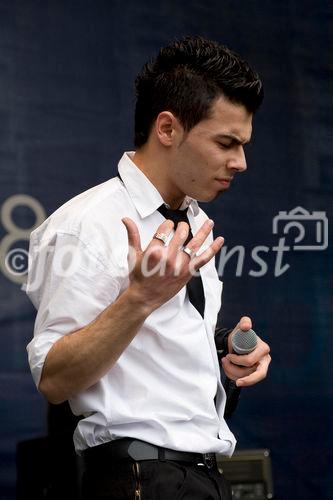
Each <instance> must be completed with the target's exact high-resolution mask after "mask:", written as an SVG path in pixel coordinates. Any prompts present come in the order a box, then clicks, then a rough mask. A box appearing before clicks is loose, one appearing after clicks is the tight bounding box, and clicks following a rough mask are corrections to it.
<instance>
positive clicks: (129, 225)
mask: <svg viewBox="0 0 333 500" xmlns="http://www.w3.org/2000/svg"><path fill="white" fill-rule="evenodd" d="M121 221H122V223H123V224H124V226H125V227H126V231H127V237H128V245H129V246H130V247H131V248H134V250H136V251H137V252H141V251H142V248H141V238H140V233H139V230H138V227H137V225H136V224H135V222H134V221H133V220H132V219H130V218H129V217H124V218H123V219H121Z"/></svg>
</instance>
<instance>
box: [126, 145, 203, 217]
mask: <svg viewBox="0 0 333 500" xmlns="http://www.w3.org/2000/svg"><path fill="white" fill-rule="evenodd" d="M133 156H134V151H126V152H125V153H124V154H123V156H122V158H121V159H120V161H119V164H118V170H119V174H120V176H121V179H122V181H123V183H124V185H125V187H126V189H127V192H128V194H129V195H130V197H131V199H132V201H133V203H134V205H135V208H136V209H137V211H138V212H139V214H140V216H141V217H142V218H144V217H147V216H148V215H151V214H152V213H153V212H155V210H157V209H158V207H160V206H161V205H162V203H165V202H164V200H163V198H162V196H161V195H160V193H159V192H158V190H157V189H156V187H155V186H154V184H152V183H151V182H150V180H149V179H148V177H146V176H145V174H144V173H143V172H142V170H140V169H139V168H138V167H137V166H136V165H135V163H134V162H133V161H132V158H133ZM188 207H189V208H190V210H191V211H192V213H193V216H194V217H195V216H196V215H197V214H198V213H199V205H198V202H197V201H196V200H194V199H193V198H191V197H190V196H185V199H184V201H183V203H182V204H181V206H180V207H179V209H180V210H184V209H186V208H188Z"/></svg>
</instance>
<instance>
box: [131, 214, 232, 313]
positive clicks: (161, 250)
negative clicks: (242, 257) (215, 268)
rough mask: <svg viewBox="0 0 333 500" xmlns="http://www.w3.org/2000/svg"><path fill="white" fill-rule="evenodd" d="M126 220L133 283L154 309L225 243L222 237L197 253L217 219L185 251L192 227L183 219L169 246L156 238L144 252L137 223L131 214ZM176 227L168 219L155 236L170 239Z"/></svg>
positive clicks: (177, 289) (205, 224) (199, 233)
mask: <svg viewBox="0 0 333 500" xmlns="http://www.w3.org/2000/svg"><path fill="white" fill-rule="evenodd" d="M122 222H123V223H124V225H125V227H126V230H127V234H128V244H129V254H128V261H129V267H130V275H129V279H130V286H131V287H133V288H135V289H136V291H137V292H138V293H140V295H141V297H142V300H143V301H144V302H145V303H146V304H147V306H150V307H151V309H152V310H154V309H156V308H157V307H159V306H161V305H162V304H164V303H165V302H167V301H168V300H169V299H171V297H173V296H174V295H176V294H177V293H178V292H179V290H181V288H183V286H184V285H186V283H187V282H188V281H189V280H190V279H191V277H192V276H193V274H194V273H195V272H196V271H197V270H198V269H200V268H201V267H202V266H203V265H205V264H206V263H207V262H209V261H210V260H211V259H212V258H213V257H214V256H215V255H216V253H217V252H218V251H219V250H220V248H221V247H222V245H223V242H224V239H223V238H222V237H221V236H219V237H217V238H216V239H215V240H214V241H213V242H212V243H211V245H209V247H208V248H207V249H206V250H205V251H203V252H202V253H201V254H200V255H196V253H197V252H198V251H199V249H200V247H201V245H202V244H203V243H204V241H205V240H206V238H207V236H208V235H209V233H210V232H211V230H212V227H213V225H214V223H213V221H211V220H207V221H206V222H205V223H204V224H203V225H202V226H201V228H200V229H199V230H198V231H197V233H196V234H195V235H194V236H193V238H192V239H191V240H190V241H189V242H188V243H187V245H186V249H187V252H188V253H185V251H183V244H184V242H185V241H186V239H187V236H188V233H189V226H188V224H187V223H186V222H180V223H179V224H178V226H177V229H176V231H175V234H174V235H173V237H172V238H171V240H170V242H169V244H168V245H167V246H166V245H165V244H164V242H163V241H161V240H160V239H158V238H157V237H153V238H152V240H151V241H150V243H149V245H148V246H147V248H146V249H145V250H144V251H143V250H142V247H141V240H140V234H139V231H138V228H137V226H136V224H135V222H134V221H133V220H132V219H130V218H127V217H126V218H124V219H122ZM173 227H174V223H173V222H172V221H170V220H166V221H164V222H163V223H162V224H161V225H160V226H159V227H158V228H157V230H156V233H155V235H158V234H162V235H165V238H169V237H170V234H171V232H172V230H173Z"/></svg>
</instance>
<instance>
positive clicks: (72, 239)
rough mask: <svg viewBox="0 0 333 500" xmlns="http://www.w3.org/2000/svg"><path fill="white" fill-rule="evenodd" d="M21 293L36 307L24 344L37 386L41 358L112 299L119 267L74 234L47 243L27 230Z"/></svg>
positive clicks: (119, 283)
mask: <svg viewBox="0 0 333 500" xmlns="http://www.w3.org/2000/svg"><path fill="white" fill-rule="evenodd" d="M29 254H30V255H29V258H30V263H29V274H28V281H27V286H26V293H27V295H28V296H29V298H30V300H31V301H32V303H33V304H34V306H35V307H36V309H37V310H38V312H37V316H36V321H35V327H34V335H33V339H32V340H31V342H30V343H29V344H28V346H27V351H28V359H29V364H30V369H31V373H32V376H33V379H34V381H35V384H36V386H37V387H38V386H39V382H40V378H41V374H42V369H43V365H44V361H45V358H46V356H47V354H48V352H49V350H50V349H51V347H52V346H53V344H54V343H55V342H56V341H57V340H59V339H60V338H61V337H63V336H64V335H68V334H70V333H71V332H73V331H76V330H78V329H80V328H83V327H84V326H86V325H87V324H89V323H91V321H93V320H94V319H95V318H96V317H97V316H98V315H99V314H100V313H101V312H102V311H103V310H104V309H105V308H106V307H107V306H108V305H110V304H111V303H112V302H114V301H115V300H116V298H117V297H118V295H119V293H120V289H121V286H122V279H121V276H120V273H119V272H117V270H116V269H113V268H110V266H106V265H105V263H103V262H102V261H101V259H100V258H99V257H98V255H96V254H95V253H94V252H93V251H92V247H91V246H89V245H87V244H86V243H84V242H83V241H81V240H80V238H78V237H77V236H76V235H73V234H68V233H61V232H57V233H55V234H54V235H53V237H52V238H51V239H49V240H48V241H47V244H43V243H39V242H38V241H37V238H34V235H32V236H31V240H30V250H29Z"/></svg>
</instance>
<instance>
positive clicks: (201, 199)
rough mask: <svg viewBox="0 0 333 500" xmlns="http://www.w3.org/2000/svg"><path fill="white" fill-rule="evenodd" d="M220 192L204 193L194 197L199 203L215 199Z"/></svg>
mask: <svg viewBox="0 0 333 500" xmlns="http://www.w3.org/2000/svg"><path fill="white" fill-rule="evenodd" d="M221 194H222V192H221V191H218V192H217V193H207V194H205V195H201V196H198V197H197V198H195V197H194V198H195V199H196V200H197V201H198V202H199V203H208V202H210V201H213V200H216V198H218V197H219V196H221Z"/></svg>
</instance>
